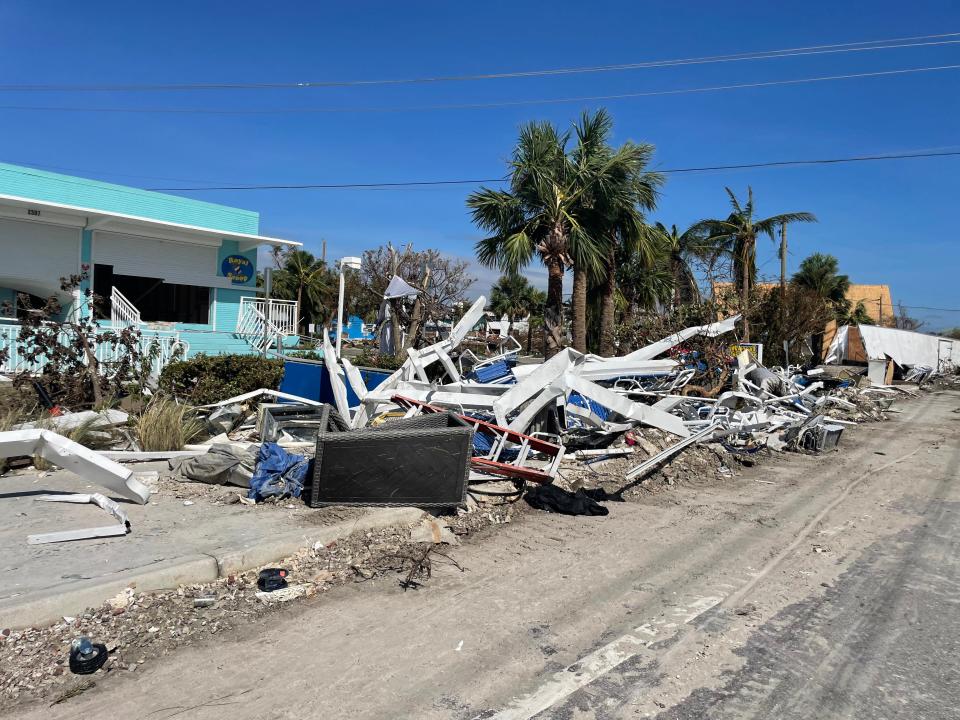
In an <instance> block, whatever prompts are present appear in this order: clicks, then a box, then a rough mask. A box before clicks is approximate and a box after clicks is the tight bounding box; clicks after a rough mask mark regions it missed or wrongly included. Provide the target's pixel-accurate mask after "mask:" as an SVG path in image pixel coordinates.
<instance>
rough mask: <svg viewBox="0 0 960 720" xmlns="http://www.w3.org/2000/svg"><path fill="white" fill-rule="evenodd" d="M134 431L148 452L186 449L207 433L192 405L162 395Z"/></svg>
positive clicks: (150, 405) (141, 415)
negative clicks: (181, 403)
mask: <svg viewBox="0 0 960 720" xmlns="http://www.w3.org/2000/svg"><path fill="white" fill-rule="evenodd" d="M134 430H135V431H136V434H137V440H138V442H139V443H140V448H141V449H142V450H144V451H148V452H149V451H163V450H183V446H184V445H186V444H187V443H189V442H190V441H191V440H193V439H194V438H196V437H197V436H198V435H200V434H201V433H202V432H203V430H204V424H203V421H201V420H200V419H199V418H198V417H197V415H196V413H195V412H194V410H193V409H192V408H191V407H189V406H188V405H180V404H178V403H177V402H176V401H175V400H172V399H171V398H169V397H166V396H163V395H158V396H155V397H154V398H153V399H152V400H151V401H150V402H149V404H148V405H147V407H146V408H145V409H144V411H143V413H141V414H140V416H139V417H137V418H136V420H135V421H134Z"/></svg>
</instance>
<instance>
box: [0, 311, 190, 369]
mask: <svg viewBox="0 0 960 720" xmlns="http://www.w3.org/2000/svg"><path fill="white" fill-rule="evenodd" d="M50 328H51V331H52V332H55V331H56V329H55V328H56V326H55V325H51V326H50ZM59 333H60V338H59V342H60V343H66V342H67V341H68V337H67V331H66V330H60V331H59ZM19 336H20V325H9V324H6V323H2V324H0V351H3V350H5V351H6V353H3V352H0V358H2V356H3V355H6V359H5V360H3V361H2V362H0V372H2V373H18V372H30V373H39V372H40V371H41V370H43V366H44V365H46V364H47V359H46V358H45V357H43V356H39V357H36V358H33V359H30V356H31V353H30V348H28V347H25V346H24V344H23V343H22V342H21V341H20V339H19ZM138 349H139V351H140V353H141V354H142V355H143V356H145V357H149V358H150V377H151V378H153V379H156V378H157V377H159V375H160V371H161V370H163V368H164V367H166V366H167V365H168V364H169V363H170V362H171V361H172V360H175V359H178V358H183V357H186V355H187V353H188V351H189V350H190V343H188V342H186V341H185V340H181V339H180V333H178V332H172V333H164V332H161V331H155V332H151V333H149V334H146V335H142V336H141V337H140V340H139V342H138ZM124 352H125V351H124V349H123V348H122V347H121V346H120V345H119V344H117V343H110V342H102V343H100V344H98V345H97V346H96V347H95V348H94V351H93V353H94V357H96V359H97V361H98V362H99V363H101V365H102V367H103V371H104V372H107V373H109V372H111V366H112V365H113V364H114V363H116V362H117V361H119V360H120V359H121V358H122V357H123V354H124Z"/></svg>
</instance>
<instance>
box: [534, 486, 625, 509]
mask: <svg viewBox="0 0 960 720" xmlns="http://www.w3.org/2000/svg"><path fill="white" fill-rule="evenodd" d="M525 499H526V501H527V504H528V505H530V507H534V508H536V509H537V510H546V511H547V512H555V513H561V514H562V515H607V514H608V513H609V512H610V511H609V510H607V508H605V507H604V506H603V505H600V504H599V503H597V502H596V501H595V500H593V499H592V498H591V497H590V496H589V495H587V494H586V493H585V492H584V491H583V489H582V488H581V489H580V490H577V491H576V492H575V493H572V492H569V491H567V490H562V489H561V488H558V487H557V486H555V485H537V486H536V487H533V488H531V489H530V490H529V491H528V492H527V494H526V496H525Z"/></svg>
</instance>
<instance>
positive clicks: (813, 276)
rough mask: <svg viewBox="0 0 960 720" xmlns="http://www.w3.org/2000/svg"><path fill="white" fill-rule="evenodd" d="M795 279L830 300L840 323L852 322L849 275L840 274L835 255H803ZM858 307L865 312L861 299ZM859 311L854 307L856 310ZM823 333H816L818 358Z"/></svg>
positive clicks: (814, 348) (815, 343)
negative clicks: (848, 295) (848, 292)
mask: <svg viewBox="0 0 960 720" xmlns="http://www.w3.org/2000/svg"><path fill="white" fill-rule="evenodd" d="M793 282H794V283H795V284H797V285H799V286H800V287H804V288H807V289H808V290H811V291H813V292H814V293H816V295H817V296H818V297H820V298H821V299H822V300H823V301H824V302H825V303H827V304H828V305H829V306H830V308H831V310H832V311H833V316H834V319H835V320H836V321H837V322H838V323H844V324H849V323H847V322H845V321H846V320H849V319H850V316H851V312H850V310H851V308H850V301H849V300H847V291H848V290H849V289H850V278H849V277H848V276H846V275H841V274H840V263H839V262H838V261H837V259H836V258H835V257H834V256H833V255H825V254H823V253H814V254H813V255H811V256H809V257H807V258H804V259H803V261H802V262H801V263H800V269H799V270H797V272H796V273H795V274H794V276H793ZM859 309H860V310H863V311H864V312H866V308H864V307H863V303H860V308H859ZM856 312H857V311H856V309H854V314H855V313H856ZM823 335H824V333H823V331H821V332H818V333H814V335H813V353H814V357H815V359H816V360H817V361H819V359H820V357H821V355H822V352H823Z"/></svg>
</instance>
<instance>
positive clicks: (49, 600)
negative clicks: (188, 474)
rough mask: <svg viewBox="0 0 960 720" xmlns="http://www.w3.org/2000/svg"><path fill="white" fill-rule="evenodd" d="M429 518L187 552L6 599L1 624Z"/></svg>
mask: <svg viewBox="0 0 960 720" xmlns="http://www.w3.org/2000/svg"><path fill="white" fill-rule="evenodd" d="M423 516H424V511H423V510H420V509H419V508H414V507H398V508H379V509H376V510H373V511H371V512H369V513H367V514H366V515H363V516H361V517H359V518H357V519H355V520H348V521H344V522H340V523H336V524H334V525H327V526H318V527H316V528H309V529H304V530H297V531H293V532H287V533H283V534H281V535H277V536H274V537H271V538H270V539H268V540H264V541H260V542H255V543H251V544H250V545H247V546H245V547H242V548H238V549H232V550H227V551H223V552H218V553H215V554H194V555H185V556H182V557H178V558H173V559H170V560H164V561H161V562H158V563H154V564H152V565H150V566H147V567H140V568H134V569H132V570H126V571H124V572H121V573H117V574H115V575H109V576H105V577H100V578H93V579H90V580H86V581H81V582H76V583H69V585H68V586H66V587H64V586H62V585H61V586H56V587H53V588H47V589H45V590H40V591H37V592H32V593H28V594H26V595H22V596H18V597H15V598H11V599H10V600H9V601H6V602H0V628H5V629H11V630H16V629H21V628H26V627H39V626H43V625H49V624H51V623H54V622H57V621H59V620H60V619H61V618H62V617H63V616H65V615H66V616H70V615H77V614H79V613H82V612H84V610H85V609H86V608H91V607H99V606H100V605H102V604H103V603H104V602H105V601H106V600H108V599H110V598H111V597H113V596H115V595H117V594H118V593H120V592H122V591H123V590H124V589H125V588H128V587H132V586H133V587H136V588H137V590H140V591H150V590H168V589H171V588H175V587H177V586H178V585H188V584H196V583H209V582H215V581H216V580H218V579H220V578H223V577H227V576H228V575H235V574H237V573H241V572H244V571H246V570H252V569H253V568H257V567H260V566H262V565H267V564H270V563H275V562H278V561H280V560H283V559H284V558H287V557H290V556H291V555H293V554H295V553H296V552H298V551H299V550H302V549H304V548H309V547H313V546H314V545H316V544H317V543H322V544H324V545H328V544H330V543H331V542H335V541H337V540H340V539H342V538H345V537H348V536H349V535H351V534H352V533H354V532H357V531H369V530H376V529H381V528H385V527H390V526H391V525H409V524H413V523H415V522H417V521H418V520H420V519H421V518H422V517H423Z"/></svg>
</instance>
